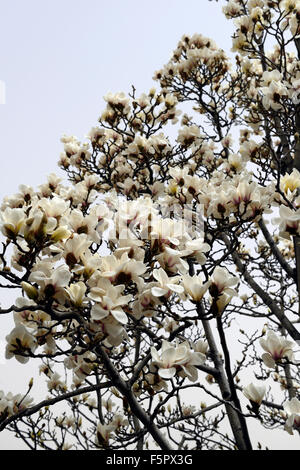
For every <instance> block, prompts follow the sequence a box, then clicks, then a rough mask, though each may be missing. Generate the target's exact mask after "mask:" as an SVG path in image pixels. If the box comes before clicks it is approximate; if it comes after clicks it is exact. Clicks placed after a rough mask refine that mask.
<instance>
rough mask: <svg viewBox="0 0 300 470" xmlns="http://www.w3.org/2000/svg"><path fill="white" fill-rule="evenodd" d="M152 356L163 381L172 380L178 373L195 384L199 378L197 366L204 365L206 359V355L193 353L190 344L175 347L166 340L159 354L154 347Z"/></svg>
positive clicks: (185, 343)
mask: <svg viewBox="0 0 300 470" xmlns="http://www.w3.org/2000/svg"><path fill="white" fill-rule="evenodd" d="M151 355H152V361H153V362H152V363H153V364H154V365H156V366H157V367H158V375H159V376H160V377H161V378H162V379H171V378H172V377H174V376H175V375H176V373H177V371H178V372H179V373H180V375H183V376H184V377H188V378H189V379H190V380H191V381H193V382H195V381H196V380H197V377H198V370H197V368H196V367H195V366H197V365H201V364H203V363H204V362H205V359H206V357H205V355H204V354H202V353H200V352H194V351H192V350H191V348H190V345H189V344H188V342H184V343H181V344H178V343H176V345H175V346H173V345H172V344H171V343H169V342H168V341H166V340H163V342H162V347H161V350H160V351H159V352H158V351H157V350H156V349H155V348H154V347H152V348H151Z"/></svg>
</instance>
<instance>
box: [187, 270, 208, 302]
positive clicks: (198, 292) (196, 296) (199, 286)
mask: <svg viewBox="0 0 300 470" xmlns="http://www.w3.org/2000/svg"><path fill="white" fill-rule="evenodd" d="M182 281H183V286H184V290H185V292H186V293H187V294H188V295H189V296H190V297H191V298H192V299H193V300H194V301H195V302H200V300H201V299H202V298H203V296H204V294H205V292H206V291H207V289H208V288H209V286H210V285H211V281H207V282H205V283H204V284H203V281H202V279H201V277H200V276H197V275H196V274H195V275H194V276H189V275H186V276H182Z"/></svg>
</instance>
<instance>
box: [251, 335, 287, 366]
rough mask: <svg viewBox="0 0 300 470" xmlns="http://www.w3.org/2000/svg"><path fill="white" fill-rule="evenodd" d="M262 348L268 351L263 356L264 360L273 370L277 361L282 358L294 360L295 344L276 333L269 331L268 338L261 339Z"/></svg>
mask: <svg viewBox="0 0 300 470" xmlns="http://www.w3.org/2000/svg"><path fill="white" fill-rule="evenodd" d="M259 342H260V345H261V347H262V348H263V349H264V350H265V351H266V352H265V353H264V354H263V355H262V360H263V361H264V363H265V365H266V366H267V367H270V368H273V367H275V365H276V362H277V361H280V360H281V359H282V358H287V359H289V360H290V361H291V360H293V355H294V353H293V346H294V343H293V342H292V341H289V340H287V339H285V338H284V337H280V336H277V335H276V333H274V331H272V330H269V331H268V333H267V338H266V339H265V338H260V340H259Z"/></svg>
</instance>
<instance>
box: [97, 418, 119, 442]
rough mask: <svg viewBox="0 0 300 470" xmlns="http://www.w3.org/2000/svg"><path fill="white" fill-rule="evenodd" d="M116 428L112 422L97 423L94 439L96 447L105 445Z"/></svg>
mask: <svg viewBox="0 0 300 470" xmlns="http://www.w3.org/2000/svg"><path fill="white" fill-rule="evenodd" d="M116 428H117V425H116V424H115V423H114V422H111V423H109V424H101V423H98V425H97V431H96V439H95V443H96V445H100V446H101V445H107V444H108V441H109V438H110V435H111V433H112V432H114V431H115V430H116Z"/></svg>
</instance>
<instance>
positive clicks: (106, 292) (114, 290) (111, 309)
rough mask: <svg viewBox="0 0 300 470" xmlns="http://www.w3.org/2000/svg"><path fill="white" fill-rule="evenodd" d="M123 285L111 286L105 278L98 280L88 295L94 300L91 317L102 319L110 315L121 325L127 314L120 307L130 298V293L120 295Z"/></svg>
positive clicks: (125, 321)
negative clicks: (96, 285)
mask: <svg viewBox="0 0 300 470" xmlns="http://www.w3.org/2000/svg"><path fill="white" fill-rule="evenodd" d="M124 288H125V286H124V285H122V284H121V285H118V286H113V285H112V284H111V283H110V282H109V281H108V280H107V279H102V280H100V281H99V282H98V287H93V288H92V289H91V292H90V293H89V294H88V297H89V298H91V299H92V300H94V301H96V303H95V304H94V305H93V307H92V310H91V318H92V319H93V320H96V321H103V320H104V319H105V318H106V317H108V316H109V315H112V316H113V317H114V318H115V320H117V321H118V322H119V323H121V324H122V325H124V324H126V323H127V321H128V318H127V315H126V314H125V312H124V311H123V309H122V306H123V305H127V304H128V302H129V301H130V300H131V298H132V296H131V295H123V296H122V295H121V293H122V292H123V290H124Z"/></svg>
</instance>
